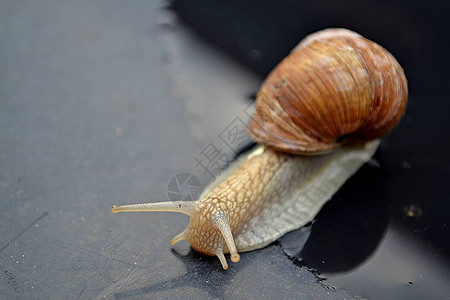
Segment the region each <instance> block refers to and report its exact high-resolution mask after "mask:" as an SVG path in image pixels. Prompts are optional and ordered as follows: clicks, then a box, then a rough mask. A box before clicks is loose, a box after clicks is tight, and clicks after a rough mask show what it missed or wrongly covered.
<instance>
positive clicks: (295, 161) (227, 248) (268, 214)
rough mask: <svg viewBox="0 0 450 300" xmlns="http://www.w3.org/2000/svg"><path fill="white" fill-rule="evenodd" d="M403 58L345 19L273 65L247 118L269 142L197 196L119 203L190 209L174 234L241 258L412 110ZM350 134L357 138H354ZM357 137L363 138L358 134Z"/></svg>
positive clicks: (333, 186) (281, 229)
mask: <svg viewBox="0 0 450 300" xmlns="http://www.w3.org/2000/svg"><path fill="white" fill-rule="evenodd" d="M406 99H407V83H406V78H405V75H404V73H403V70H402V68H401V67H400V65H399V64H398V63H397V61H396V60H395V59H394V58H393V57H392V55H390V54H389V53H388V52H387V51H386V50H385V49H383V48H382V47H381V46H379V45H377V44H375V43H373V42H371V41H369V40H366V39H364V38H363V37H361V36H360V35H358V34H357V33H354V32H351V31H349V30H345V29H328V30H324V31H320V32H318V33H315V34H312V35H310V36H308V37H307V38H305V39H304V40H303V41H302V42H300V44H299V45H298V46H297V47H296V48H295V49H294V50H293V51H292V52H291V54H290V55H289V56H288V57H287V58H286V59H285V60H283V61H282V62H281V63H280V64H279V65H278V66H277V67H276V68H275V69H274V70H273V71H272V72H271V74H269V76H268V77H267V79H266V80H265V82H264V83H263V85H262V87H261V90H260V92H259V93H258V96H257V102H256V112H255V114H254V116H253V118H252V120H251V121H250V124H249V126H248V133H249V134H250V136H251V137H252V138H253V139H254V140H256V141H257V142H260V143H261V144H262V145H260V146H259V147H257V148H256V149H255V150H253V151H252V152H251V153H250V154H248V155H246V156H245V157H243V158H240V159H239V160H238V162H236V163H234V164H233V165H231V166H230V167H229V169H228V170H226V171H225V172H224V173H223V175H221V176H220V177H219V178H218V179H216V180H215V181H214V182H213V183H211V184H210V185H209V186H208V187H207V188H206V189H205V191H204V192H203V193H202V195H201V196H200V199H199V200H198V201H174V202H156V203H143V204H131V205H122V206H113V208H112V209H111V211H112V212H113V213H116V212H122V211H174V212H181V213H184V214H187V215H189V216H190V222H189V225H188V227H187V228H186V229H185V230H184V231H183V232H182V233H180V234H179V235H177V236H176V237H174V238H173V239H172V240H171V244H174V243H176V242H178V241H180V240H182V239H186V240H188V242H189V243H190V244H191V246H192V248H193V249H194V250H196V251H198V252H200V253H203V254H206V255H216V256H217V257H218V258H219V260H220V262H221V264H222V267H223V268H224V269H227V268H228V264H227V261H226V259H225V256H224V254H227V253H230V255H231V260H232V261H233V262H238V261H239V260H240V256H239V254H238V252H244V251H250V250H255V249H259V248H262V247H265V246H266V245H268V244H270V243H271V242H273V241H275V240H276V239H278V238H280V237H281V236H283V235H284V234H285V233H287V232H289V231H291V230H294V229H297V228H299V227H301V226H303V225H305V224H306V223H308V222H310V221H311V220H312V219H313V218H314V216H315V215H316V214H317V213H318V212H319V210H320V208H321V207H322V206H323V205H324V204H325V203H326V202H327V201H328V200H329V199H330V198H331V197H332V195H333V194H334V193H335V192H336V191H337V190H338V189H339V188H340V187H341V186H342V184H344V182H345V181H346V180H347V179H348V178H349V177H350V176H351V175H353V174H354V173H355V172H356V171H357V170H358V169H359V168H360V167H361V166H362V165H363V164H364V163H365V162H367V161H368V160H369V159H370V158H371V156H372V155H373V153H374V152H375V151H376V149H377V147H378V144H379V138H380V137H382V136H383V135H385V134H386V133H387V132H389V131H390V130H391V129H392V128H393V127H395V126H396V124H397V123H398V122H399V121H400V119H401V117H402V116H403V114H404V110H405V107H406ZM349 141H350V142H349ZM355 141H356V142H355Z"/></svg>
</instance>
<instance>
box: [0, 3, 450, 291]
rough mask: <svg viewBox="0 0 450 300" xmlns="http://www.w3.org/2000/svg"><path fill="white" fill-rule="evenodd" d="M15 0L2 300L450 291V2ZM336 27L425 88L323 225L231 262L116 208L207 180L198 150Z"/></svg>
mask: <svg viewBox="0 0 450 300" xmlns="http://www.w3.org/2000/svg"><path fill="white" fill-rule="evenodd" d="M0 7H1V10H0V66H1V69H0V128H2V131H1V134H0V204H1V205H2V212H1V214H2V215H1V218H0V252H1V255H0V271H1V273H0V298H2V299H16V298H17V299H29V298H36V299H51V298H69V299H77V298H78V299H93V298H115V299H122V298H133V297H136V298H152V299H156V298H223V297H227V298H255V297H258V298H262V299H272V298H274V297H280V296H282V297H285V298H300V299H304V298H317V299H325V298H329V299H342V298H347V299H352V298H356V297H363V298H365V297H368V298H373V299H392V298H395V299H445V298H446V296H447V295H448V294H449V281H448V278H450V276H449V275H450V274H449V273H450V272H449V270H450V269H449V257H448V255H449V242H450V241H449V240H450V235H449V234H448V229H447V227H448V223H449V214H450V207H449V206H450V202H449V201H448V195H449V187H448V178H449V169H450V161H449V155H448V152H449V150H450V149H449V148H450V139H449V138H450V136H449V128H450V126H449V125H450V121H449V117H448V116H449V113H450V105H449V101H448V100H449V99H448V92H447V86H448V80H449V76H448V72H447V70H448V67H449V58H448V49H449V42H448V39H447V34H446V32H447V30H448V27H449V26H448V14H449V12H450V9H449V4H447V3H445V2H438V1H427V2H419V1H395V2H392V1H376V2H374V1H373V2H372V1H371V2H360V1H340V2H333V1H318V2H317V1H316V2H312V3H311V2H308V1H206V0H205V1H202V0H197V1H173V2H170V3H168V2H157V1H154V2H149V1H133V2H123V1H107V2H106V1H105V2H95V3H94V2H91V1H77V2H72V1H56V0H55V1H51V0H47V1H41V2H40V3H39V4H38V3H34V2H32V1H20V2H18V1H3V2H2V4H0ZM168 7H170V8H168ZM177 20H178V21H177ZM327 27H345V28H349V29H351V30H354V31H357V32H358V33H360V34H362V35H363V36H365V37H367V38H369V39H372V40H374V41H376V42H378V43H379V44H381V45H382V46H383V47H385V48H386V49H388V50H389V51H390V52H391V53H392V54H393V55H394V56H395V57H396V58H397V59H398V61H399V62H400V64H401V65H402V66H403V68H404V69H405V73H406V75H407V78H408V81H409V91H410V97H409V103H408V108H407V112H406V115H405V118H404V119H403V121H402V123H401V124H400V126H399V127H398V128H396V130H395V131H394V132H392V133H391V134H390V135H389V136H388V137H386V138H385V139H384V140H383V143H382V145H381V147H380V149H379V151H378V152H377V153H376V155H375V160H374V161H372V162H371V163H370V164H368V165H366V166H364V167H363V168H362V169H361V170H360V171H359V172H358V173H357V174H356V175H355V176H354V177H353V178H351V179H350V180H349V181H348V182H347V183H346V184H345V185H344V186H343V188H342V189H341V190H340V191H339V192H338V193H337V194H336V195H335V196H334V197H333V200H332V201H330V202H329V203H328V204H327V205H326V206H325V207H324V208H323V210H322V211H321V213H320V214H319V215H318V216H317V218H316V220H315V222H313V224H312V225H310V226H307V227H306V228H304V229H301V230H298V231H296V232H293V233H290V234H288V235H287V236H285V237H284V238H282V239H281V240H280V241H279V242H277V243H275V244H273V245H271V246H269V247H267V248H265V249H262V250H258V251H253V252H249V253H245V254H243V255H242V260H241V262H239V263H238V264H231V265H230V269H229V270H228V271H223V270H221V269H220V265H219V263H218V260H217V259H216V258H208V257H203V256H200V255H198V254H195V253H193V252H192V251H190V250H189V246H188V245H187V244H185V243H181V244H180V245H178V244H177V245H176V246H175V247H174V249H175V250H172V251H171V250H170V249H171V248H170V246H169V245H168V242H169V240H170V239H171V238H172V237H173V236H174V235H175V234H177V233H179V232H180V231H181V230H182V229H183V228H184V226H186V223H187V218H186V217H184V216H178V215H176V214H170V213H155V214H134V215H131V214H121V215H112V214H110V213H109V207H110V206H111V205H112V204H121V203H134V202H146V201H157V200H161V201H162V200H167V188H168V187H167V185H168V182H169V181H170V179H171V178H172V177H173V176H174V175H176V174H177V173H180V172H188V173H192V174H194V175H196V176H197V177H199V178H200V180H201V182H202V184H203V185H204V184H206V183H207V182H208V181H210V180H211V178H209V177H207V176H204V174H203V173H202V171H201V170H200V169H198V168H197V167H196V165H195V161H194V160H193V157H196V156H197V155H198V153H199V152H200V151H201V150H202V149H203V148H204V147H205V145H207V144H208V143H209V142H210V141H217V136H218V133H219V132H220V131H221V130H222V129H223V128H225V127H226V126H227V124H228V123H229V122H230V121H231V120H233V119H234V118H236V116H241V113H242V107H245V106H246V105H248V103H250V102H251V101H252V99H253V95H254V94H255V92H256V91H257V87H258V84H259V83H260V82H261V81H262V79H263V78H264V76H266V75H267V73H268V72H269V71H270V70H271V69H272V68H273V67H274V66H275V65H276V63H277V62H279V61H280V60H281V59H282V58H283V57H284V56H285V55H287V53H289V51H290V49H292V47H293V46H295V44H296V43H297V42H298V41H299V40H300V39H301V38H302V37H304V36H305V35H307V34H309V33H311V32H314V31H317V30H320V29H323V28H327ZM196 79H197V81H196ZM196 101H198V102H196ZM227 154H228V156H229V157H230V158H231V157H232V156H233V155H234V153H233V152H232V151H229V152H227ZM286 254H287V256H286ZM318 275H320V276H322V277H323V278H325V279H324V280H322V281H319V280H318V277H317V276H318Z"/></svg>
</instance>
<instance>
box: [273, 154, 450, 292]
mask: <svg viewBox="0 0 450 300" xmlns="http://www.w3.org/2000/svg"><path fill="white" fill-rule="evenodd" d="M379 156H380V153H378V157H379ZM391 171H392V170H391ZM389 172H390V170H389V160H388V161H386V162H385V163H383V161H382V163H381V166H380V167H374V166H369V165H366V166H364V167H363V168H362V169H361V170H360V171H359V172H358V173H357V174H355V176H354V177H352V178H351V179H350V180H349V181H348V182H347V184H346V185H344V187H343V188H342V189H341V190H340V191H339V192H338V193H337V194H336V195H335V197H334V199H333V200H332V201H330V202H328V203H327V204H326V205H325V206H324V208H323V209H322V211H321V212H320V213H319V215H318V216H317V218H316V220H315V221H314V222H313V223H312V224H310V226H308V227H304V228H301V229H299V230H297V231H294V232H291V233H289V234H287V235H286V236H284V237H283V238H281V240H280V245H281V247H282V248H283V250H284V252H285V253H286V254H287V255H288V256H289V257H291V258H293V260H294V263H295V264H297V265H299V266H306V267H308V268H310V269H312V270H315V272H316V273H317V274H319V275H320V276H321V277H323V278H324V281H323V282H324V284H327V285H330V286H338V287H344V288H346V289H348V290H349V291H350V292H351V293H354V294H357V295H359V296H361V297H367V298H369V299H399V298H402V299H442V295H446V294H448V293H449V292H450V287H449V285H448V278H450V265H449V262H448V256H447V254H448V243H447V242H446V241H447V239H448V235H446V234H445V231H446V223H442V222H441V219H440V218H439V216H442V217H444V218H445V213H446V212H445V211H443V212H440V211H437V210H436V208H435V209H434V210H433V209H428V210H427V211H424V210H423V209H422V208H421V207H422V206H424V205H425V204H424V203H420V202H419V201H417V200H418V197H414V196H413V195H411V194H409V193H405V195H404V198H403V197H401V198H395V197H384V196H383V194H384V193H385V191H383V189H380V188H379V187H380V186H382V184H381V183H382V182H383V181H385V180H388V178H389V177H390V176H389ZM394 181H395V180H394ZM377 183H378V187H377ZM354 193H356V194H361V195H364V199H361V198H357V197H355V196H353V197H352V195H353V194H354ZM387 198H390V199H391V202H389V203H388V202H387V201H385V200H384V199H387ZM392 199H394V200H397V201H392ZM405 199H409V200H410V202H411V201H412V202H414V203H410V204H407V205H403V207H402V204H403V202H404V200H405ZM427 200H428V199H423V201H427ZM425 224H427V225H425Z"/></svg>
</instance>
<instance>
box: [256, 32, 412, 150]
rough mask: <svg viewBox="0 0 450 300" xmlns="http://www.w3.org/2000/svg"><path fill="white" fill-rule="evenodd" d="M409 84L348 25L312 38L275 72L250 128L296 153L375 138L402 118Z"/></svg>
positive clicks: (264, 140) (271, 144) (384, 55)
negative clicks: (355, 140)
mask: <svg viewBox="0 0 450 300" xmlns="http://www.w3.org/2000/svg"><path fill="white" fill-rule="evenodd" d="M407 97H408V90H407V81H406V77H405V74H404V72H403V69H402V68H401V66H400V65H399V63H398V62H397V60H396V59H395V58H394V57H393V56H392V55H391V54H390V53H389V52H388V51H387V50H385V49H384V48H383V47H381V46H380V45H378V44H376V43H374V42H372V41H370V40H368V39H365V38H364V37H362V36H360V35H359V34H357V33H355V32H352V31H350V30H346V29H327V30H323V31H319V32H317V33H314V34H312V35H310V36H308V37H306V38H305V39H304V40H303V41H301V42H300V44H299V45H298V46H297V47H296V48H294V50H293V51H292V52H291V53H290V54H289V55H288V56H287V57H286V58H285V59H284V60H283V61H282V62H281V63H280V64H279V65H278V66H277V67H276V68H275V69H274V70H273V71H272V72H271V73H270V74H269V76H268V77H267V79H266V80H265V81H264V83H263V85H262V86H261V89H260V91H259V93H258V96H257V101H256V110H255V114H254V115H253V118H252V120H251V121H250V124H249V126H248V132H249V134H250V136H251V137H253V138H254V139H255V140H256V141H257V142H260V143H262V144H265V145H266V146H269V147H272V148H274V149H276V150H279V151H284V152H289V153H296V154H316V153H326V152H330V151H332V150H333V149H335V148H337V147H339V146H340V145H341V144H342V143H343V142H345V141H346V140H348V139H362V140H371V139H375V138H378V137H381V136H383V135H385V134H386V133H388V132H389V131H390V130H391V129H392V128H393V127H395V126H396V125H397V123H398V122H399V121H400V119H401V118H402V116H403V114H404V111H405V108H406V102H407Z"/></svg>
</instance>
